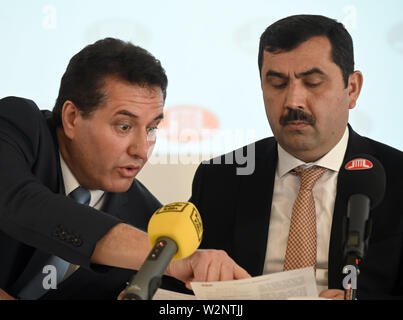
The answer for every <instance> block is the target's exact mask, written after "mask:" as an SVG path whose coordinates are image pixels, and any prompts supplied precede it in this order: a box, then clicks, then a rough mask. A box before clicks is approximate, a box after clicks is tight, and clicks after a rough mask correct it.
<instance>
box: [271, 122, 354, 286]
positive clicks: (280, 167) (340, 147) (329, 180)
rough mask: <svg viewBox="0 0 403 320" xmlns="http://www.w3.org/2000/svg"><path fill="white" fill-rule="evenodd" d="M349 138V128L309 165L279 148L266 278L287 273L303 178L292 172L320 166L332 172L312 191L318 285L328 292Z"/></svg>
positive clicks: (325, 175)
mask: <svg viewBox="0 0 403 320" xmlns="http://www.w3.org/2000/svg"><path fill="white" fill-rule="evenodd" d="M348 136H349V133H348V128H346V130H345V132H344V135H343V137H342V138H341V140H340V141H339V142H338V144H337V145H336V146H335V147H334V148H333V149H332V150H330V151H329V152H328V153H327V154H326V155H325V156H323V157H322V158H321V159H319V160H317V161H315V162H312V163H305V162H303V161H301V160H299V159H297V158H295V157H294V156H292V155H290V154H289V153H288V152H286V151H285V150H284V149H283V148H282V147H281V146H280V145H278V164H277V169H276V175H275V180H274V190H273V200H272V207H271V214H270V224H269V235H268V245H267V251H266V260H265V265H264V270H263V273H264V274H268V273H273V272H281V271H283V266H284V260H285V252H286V248H287V240H288V233H289V229H290V223H291V214H292V207H293V204H294V201H295V199H296V198H297V195H298V192H299V188H300V178H299V177H298V176H296V175H293V174H292V173H290V171H291V170H292V169H294V168H296V167H299V166H302V168H304V169H305V168H308V167H310V166H314V165H317V166H321V167H324V168H327V169H329V170H327V171H326V172H325V173H324V174H323V175H322V177H320V178H319V180H318V181H317V182H316V184H315V186H314V188H313V190H312V192H313V197H314V199H315V208H316V227H317V259H316V261H317V262H316V283H317V286H318V292H319V293H320V292H321V291H322V290H324V289H327V288H328V274H327V270H328V255H329V242H330V231H331V227H332V219H333V211H334V203H335V199H336V187H337V176H338V173H339V169H340V167H341V165H342V163H343V158H344V154H345V152H346V149H347V143H348Z"/></svg>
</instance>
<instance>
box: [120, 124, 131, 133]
mask: <svg viewBox="0 0 403 320" xmlns="http://www.w3.org/2000/svg"><path fill="white" fill-rule="evenodd" d="M119 129H120V130H121V131H124V132H126V131H129V130H130V126H129V125H128V124H119Z"/></svg>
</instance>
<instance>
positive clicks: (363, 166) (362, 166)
mask: <svg viewBox="0 0 403 320" xmlns="http://www.w3.org/2000/svg"><path fill="white" fill-rule="evenodd" d="M373 166H374V165H373V164H372V162H371V161H369V160H367V159H363V158H357V159H353V160H351V161H350V162H349V163H347V164H346V166H345V168H346V170H368V169H371V168H372V167H373Z"/></svg>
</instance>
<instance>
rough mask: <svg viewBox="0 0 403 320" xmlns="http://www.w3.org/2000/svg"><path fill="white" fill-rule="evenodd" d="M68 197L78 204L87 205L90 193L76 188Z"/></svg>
mask: <svg viewBox="0 0 403 320" xmlns="http://www.w3.org/2000/svg"><path fill="white" fill-rule="evenodd" d="M69 197H70V198H72V199H74V200H75V201H77V202H78V203H81V204H86V205H88V204H89V203H90V200H91V193H90V192H89V191H88V190H87V189H85V188H83V187H77V188H75V189H74V190H73V191H71V192H70V193H69Z"/></svg>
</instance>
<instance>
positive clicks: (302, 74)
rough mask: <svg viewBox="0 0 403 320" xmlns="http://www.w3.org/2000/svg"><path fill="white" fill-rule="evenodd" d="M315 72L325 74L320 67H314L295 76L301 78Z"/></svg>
mask: <svg viewBox="0 0 403 320" xmlns="http://www.w3.org/2000/svg"><path fill="white" fill-rule="evenodd" d="M315 73H317V74H320V75H323V76H324V75H325V73H324V72H323V71H322V70H320V69H319V68H312V69H310V70H308V71H305V72H301V73H298V74H296V75H295V77H296V78H297V79H299V78H303V77H307V76H310V75H311V74H315Z"/></svg>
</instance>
